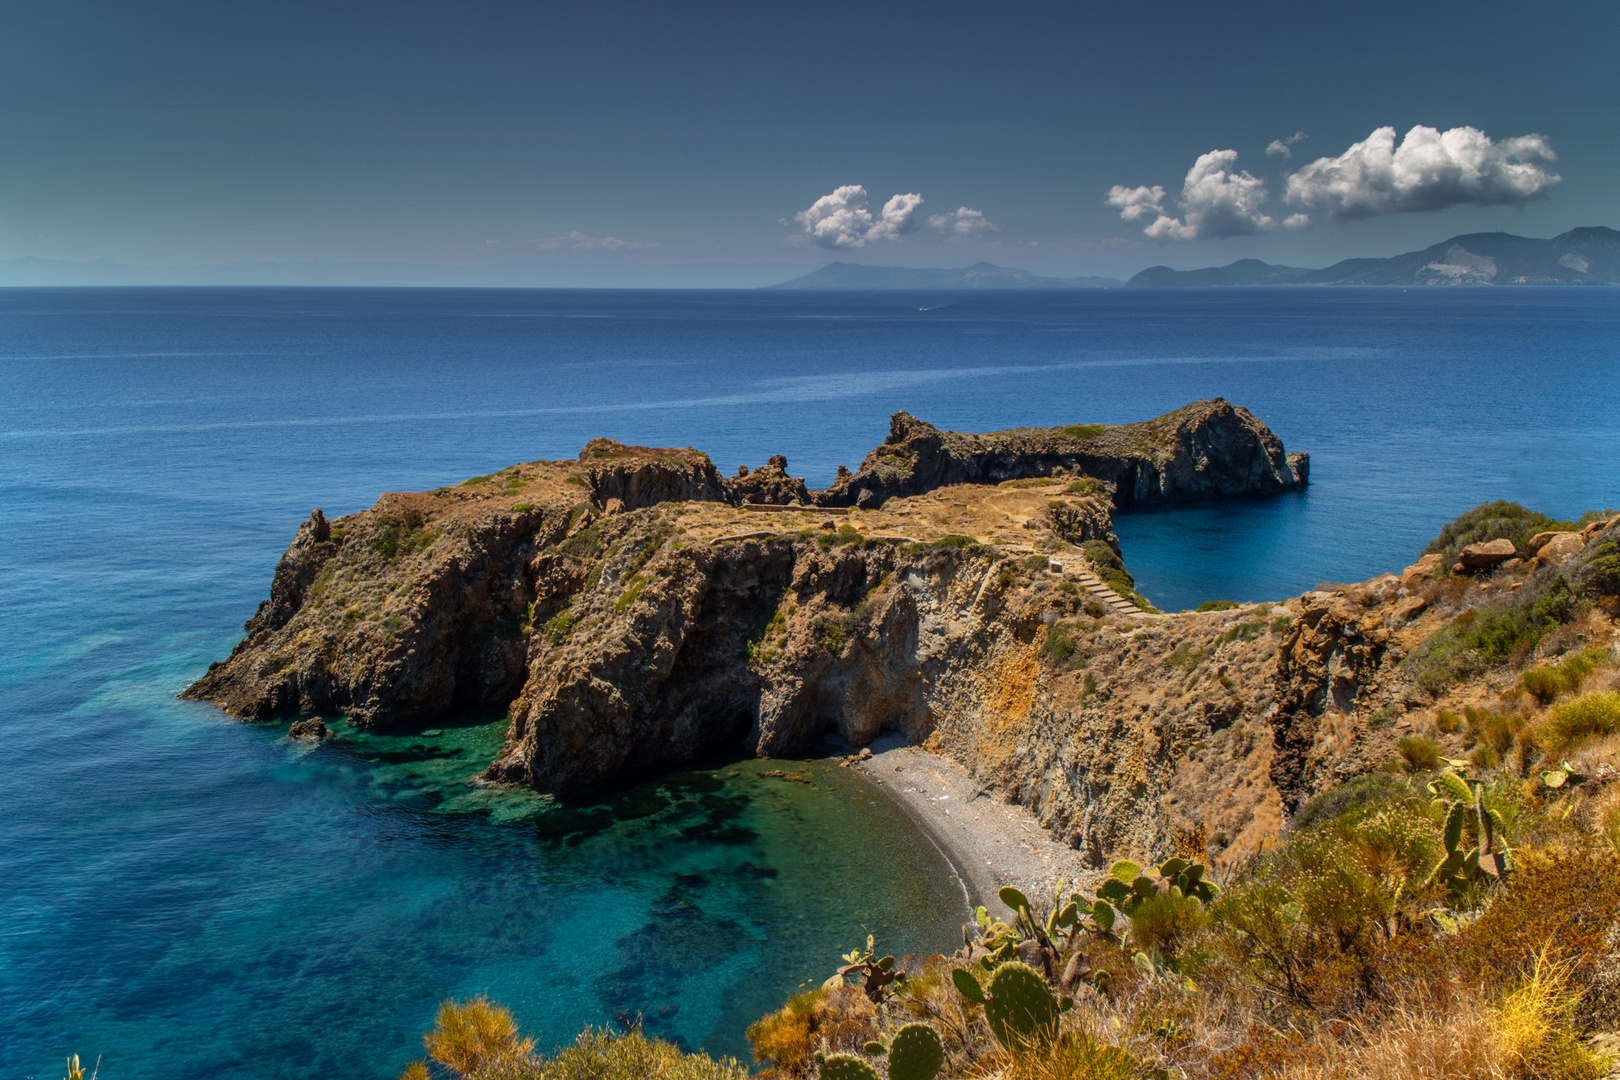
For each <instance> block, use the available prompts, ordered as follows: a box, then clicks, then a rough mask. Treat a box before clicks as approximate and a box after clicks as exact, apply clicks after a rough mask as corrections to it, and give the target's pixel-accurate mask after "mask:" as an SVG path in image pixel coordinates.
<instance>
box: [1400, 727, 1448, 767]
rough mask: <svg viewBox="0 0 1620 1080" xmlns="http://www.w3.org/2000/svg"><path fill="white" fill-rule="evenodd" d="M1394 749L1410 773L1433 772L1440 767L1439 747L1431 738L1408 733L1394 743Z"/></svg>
mask: <svg viewBox="0 0 1620 1080" xmlns="http://www.w3.org/2000/svg"><path fill="white" fill-rule="evenodd" d="M1395 749H1396V751H1397V752H1398V753H1399V754H1400V755H1401V760H1402V761H1403V762H1404V763H1405V764H1406V771H1407V772H1412V773H1420V772H1433V771H1434V770H1436V769H1438V768H1439V767H1440V747H1438V746H1436V745H1435V743H1434V741H1433V740H1432V739H1425V738H1422V737H1421V736H1417V735H1408V736H1406V738H1404V739H1402V740H1401V741H1400V742H1398V743H1396V744H1395Z"/></svg>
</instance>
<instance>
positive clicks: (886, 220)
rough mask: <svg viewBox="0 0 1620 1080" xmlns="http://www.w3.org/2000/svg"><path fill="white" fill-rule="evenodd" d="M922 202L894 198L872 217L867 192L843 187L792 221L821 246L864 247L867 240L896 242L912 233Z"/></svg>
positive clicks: (852, 186) (916, 197)
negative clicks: (868, 207)
mask: <svg viewBox="0 0 1620 1080" xmlns="http://www.w3.org/2000/svg"><path fill="white" fill-rule="evenodd" d="M922 202H923V198H922V196H921V195H916V194H911V195H894V196H891V197H890V199H889V201H888V202H886V203H884V204H883V209H882V210H881V211H879V212H878V213H877V214H876V215H873V213H872V211H870V210H868V209H867V208H866V189H865V188H864V187H862V186H861V185H859V184H845V185H844V186H843V187H841V188H839V189H838V190H836V191H834V192H833V193H832V194H831V195H823V196H822V197H821V198H819V199H817V200H816V201H815V202H814V203H812V204H811V205H810V209H808V210H800V211H799V212H798V213H797V214H794V215H793V218H794V220H795V221H797V222H798V223H799V224H800V225H803V226H804V231H805V235H807V236H809V237H810V239H812V240H814V241H815V242H816V243H818V244H820V245H821V246H822V247H829V248H845V247H865V246H866V242H867V241H868V240H898V239H899V238H900V236H901V235H902V234H904V233H909V232H915V231H916V229H917V227H918V225H917V208H918V207H920V206H921V205H922Z"/></svg>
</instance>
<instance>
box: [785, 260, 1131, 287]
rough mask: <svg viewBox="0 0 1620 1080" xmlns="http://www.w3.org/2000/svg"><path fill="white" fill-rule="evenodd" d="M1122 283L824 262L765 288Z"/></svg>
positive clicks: (976, 268) (976, 269) (989, 266)
mask: <svg viewBox="0 0 1620 1080" xmlns="http://www.w3.org/2000/svg"><path fill="white" fill-rule="evenodd" d="M1123 284H1125V283H1124V282H1123V281H1121V280H1119V279H1118V278H1111V277H1076V278H1055V277H1041V276H1040V275H1039V274H1032V273H1030V272H1029V271H1028V270H1014V269H1012V268H1011V267H1007V266H996V265H995V264H994V263H987V262H980V263H974V264H973V265H972V266H964V267H963V268H962V269H960V270H922V269H914V268H911V267H906V266H863V265H861V264H860V263H847V262H835V263H828V264H827V265H826V266H823V267H822V268H821V269H820V270H816V271H814V272H813V273H809V274H806V275H804V277H799V278H794V279H793V280H792V281H784V282H782V283H781V284H780V285H767V286H766V288H769V289H1111V288H1118V287H1119V286H1121V285H1123Z"/></svg>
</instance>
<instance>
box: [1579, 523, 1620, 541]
mask: <svg viewBox="0 0 1620 1080" xmlns="http://www.w3.org/2000/svg"><path fill="white" fill-rule="evenodd" d="M1616 522H1620V518H1611V519H1609V520H1608V521H1594V522H1592V524H1590V525H1588V526H1587V527H1586V528H1584V529H1582V530H1581V539H1582V540H1590V539H1592V537H1594V536H1596V535H1597V534H1598V533H1600V532H1602V531H1603V530H1604V529H1607V528H1608V527H1609V526H1610V525H1613V524H1615V523H1616Z"/></svg>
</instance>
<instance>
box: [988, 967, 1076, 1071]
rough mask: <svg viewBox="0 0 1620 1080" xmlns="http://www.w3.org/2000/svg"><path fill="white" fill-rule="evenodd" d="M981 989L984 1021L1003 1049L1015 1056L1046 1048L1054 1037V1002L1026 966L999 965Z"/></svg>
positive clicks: (1034, 972)
mask: <svg viewBox="0 0 1620 1080" xmlns="http://www.w3.org/2000/svg"><path fill="white" fill-rule="evenodd" d="M985 990H986V991H987V993H986V995H985V1005H984V1014H985V1018H986V1019H987V1020H989V1021H990V1030H991V1031H992V1032H994V1033H995V1036H996V1041H997V1042H999V1043H1000V1044H1001V1045H1002V1047H1003V1048H1005V1049H1006V1050H1008V1051H1010V1052H1013V1053H1018V1052H1021V1051H1024V1050H1028V1049H1030V1048H1032V1047H1035V1046H1049V1045H1050V1044H1051V1042H1052V1040H1053V1039H1054V1038H1055V1037H1056V1036H1057V1025H1058V1000H1057V998H1056V997H1055V996H1054V995H1053V993H1052V991H1051V990H1049V989H1047V987H1046V980H1045V979H1043V978H1041V976H1040V973H1039V972H1037V971H1036V970H1035V969H1034V968H1032V967H1030V966H1029V965H1028V964H1024V963H1019V962H1018V961H1011V962H1009V963H1006V964H1002V965H1001V966H1000V967H998V968H996V970H995V973H994V974H993V975H991V976H990V982H989V985H987V986H986V987H985Z"/></svg>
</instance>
